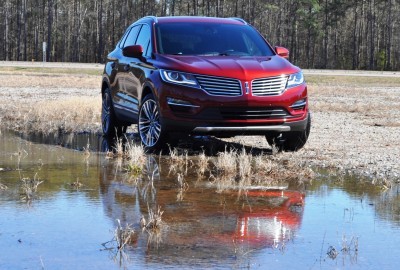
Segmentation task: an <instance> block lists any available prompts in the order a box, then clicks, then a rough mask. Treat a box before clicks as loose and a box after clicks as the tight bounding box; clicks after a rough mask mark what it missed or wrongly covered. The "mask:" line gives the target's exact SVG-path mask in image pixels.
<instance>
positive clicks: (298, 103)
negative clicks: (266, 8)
mask: <svg viewBox="0 0 400 270" xmlns="http://www.w3.org/2000/svg"><path fill="white" fill-rule="evenodd" d="M306 104H307V99H306V98H303V99H300V100H298V101H296V102H295V103H293V104H292V106H290V108H292V109H293V110H303V109H304V107H305V106H306Z"/></svg>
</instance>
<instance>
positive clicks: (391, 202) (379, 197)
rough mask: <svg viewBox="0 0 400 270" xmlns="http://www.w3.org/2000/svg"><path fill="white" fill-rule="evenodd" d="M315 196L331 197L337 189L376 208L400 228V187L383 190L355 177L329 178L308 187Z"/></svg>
mask: <svg viewBox="0 0 400 270" xmlns="http://www.w3.org/2000/svg"><path fill="white" fill-rule="evenodd" d="M307 189H308V190H311V191H313V194H314V195H316V196H319V197H326V196H329V194H330V193H331V192H334V190H335V189H341V190H343V191H344V192H346V194H348V196H349V197H350V198H351V199H353V200H359V201H360V202H361V203H365V204H367V205H370V207H374V209H375V212H376V214H377V215H378V216H379V217H380V218H382V219H384V220H387V221H389V222H393V224H394V225H396V226H400V185H399V184H396V185H393V186H392V187H391V188H388V189H387V188H383V187H382V186H378V185H374V184H372V183H371V180H370V179H359V178H357V177H354V176H348V175H347V176H344V177H343V178H341V179H337V177H332V178H329V179H327V180H325V181H323V180H321V181H313V182H312V183H311V184H310V185H308V187H307Z"/></svg>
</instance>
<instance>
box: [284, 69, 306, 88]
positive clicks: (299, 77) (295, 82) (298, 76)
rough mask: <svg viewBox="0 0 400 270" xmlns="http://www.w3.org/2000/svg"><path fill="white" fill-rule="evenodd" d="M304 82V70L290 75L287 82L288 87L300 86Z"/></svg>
mask: <svg viewBox="0 0 400 270" xmlns="http://www.w3.org/2000/svg"><path fill="white" fill-rule="evenodd" d="M303 83H304V76H303V72H301V71H300V72H297V73H294V74H291V75H289V78H288V81H287V84H286V88H292V87H295V86H299V85H300V84H303Z"/></svg>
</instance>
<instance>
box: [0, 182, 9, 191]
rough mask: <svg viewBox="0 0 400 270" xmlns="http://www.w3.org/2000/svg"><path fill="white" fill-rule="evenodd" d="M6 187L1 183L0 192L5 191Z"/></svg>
mask: <svg viewBox="0 0 400 270" xmlns="http://www.w3.org/2000/svg"><path fill="white" fill-rule="evenodd" d="M7 189H8V187H7V186H6V185H4V184H2V183H0V190H7Z"/></svg>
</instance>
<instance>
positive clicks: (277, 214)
mask: <svg viewBox="0 0 400 270" xmlns="http://www.w3.org/2000/svg"><path fill="white" fill-rule="evenodd" d="M74 140H75V141H76V140H80V141H81V143H83V144H84V145H86V143H87V142H89V144H90V145H91V146H92V147H93V146H95V147H94V149H99V148H101V145H102V144H103V143H102V142H101V141H100V142H99V138H98V137H96V136H93V135H92V136H90V135H81V136H80V137H79V138H78V139H77V138H74V139H71V141H70V146H71V148H77V149H82V147H83V146H82V147H81V146H79V143H78V144H74V142H73V141H74ZM18 153H19V154H18ZM192 159H193V160H195V159H196V157H192ZM191 164H192V163H191ZM193 164H194V162H193ZM123 167H124V164H123V162H121V161H118V160H116V159H107V158H106V155H105V154H104V153H100V152H99V153H96V152H93V151H92V152H91V154H90V156H86V155H84V154H83V152H82V151H76V150H73V149H67V148H65V147H60V146H56V145H48V144H40V143H33V142H31V141H27V140H24V139H21V138H19V137H17V136H14V135H11V134H9V133H7V132H4V131H3V132H2V134H1V135H0V183H1V184H3V185H6V186H7V189H5V190H2V191H0V250H1V252H0V269H120V268H124V269H137V268H142V269H143V268H151V269H165V268H179V269H185V268H191V269H192V268H199V269H204V268H212V269H232V268H234V269H235V268H238V269H240V268H251V269H398V265H399V262H400V259H399V258H400V249H399V248H398V243H399V240H400V230H399V226H400V197H399V193H398V191H399V188H398V186H395V187H393V188H392V189H389V190H386V191H382V190H380V189H378V188H376V187H373V186H370V185H368V184H356V182H357V181H356V179H352V178H348V179H346V180H345V182H342V181H341V182H338V181H335V179H333V178H332V179H331V178H330V177H329V176H326V175H323V174H321V175H320V176H318V178H317V179H314V180H313V181H312V183H310V184H307V185H303V186H291V185H289V186H287V187H285V188H284V189H283V188H282V189H281V190H264V189H249V190H247V192H243V191H242V192H241V193H239V192H238V191H237V190H235V189H231V190H229V189H225V190H222V191H221V190H220V189H219V188H218V187H217V186H216V185H214V184H212V183H211V181H209V180H208V179H199V178H198V177H197V171H196V168H195V166H189V169H188V172H187V174H185V177H184V178H185V182H186V183H187V186H185V188H183V189H182V188H180V187H179V185H178V182H177V173H176V172H174V171H171V170H170V167H171V164H170V161H169V160H168V157H167V156H161V157H160V156H149V157H148V159H147V162H146V166H145V173H144V174H143V175H142V176H141V177H140V178H139V179H132V177H128V176H127V174H126V173H125V172H124V171H123V170H122V168H123ZM35 175H36V177H37V178H39V179H40V180H43V181H44V182H43V183H42V184H41V185H39V187H38V191H37V197H36V198H34V199H33V200H31V201H28V202H27V201H24V200H22V199H21V197H22V196H21V188H20V187H21V180H20V179H22V178H31V179H32V178H34V177H35ZM76 181H79V182H80V183H82V184H83V185H82V186H81V187H79V188H78V187H75V186H73V185H72V183H73V182H76ZM158 206H159V207H160V208H161V210H162V211H164V213H163V215H162V218H163V222H164V226H163V227H162V229H161V231H159V232H158V233H157V234H149V233H148V232H146V231H142V230H141V227H140V219H141V217H142V215H143V216H145V217H147V215H148V211H149V209H157V207H158ZM117 219H119V220H120V221H121V224H122V225H125V224H127V223H128V224H131V225H132V227H133V228H134V229H135V231H136V233H135V237H134V241H133V243H132V244H130V245H129V246H128V247H127V248H126V249H125V251H124V253H122V254H121V253H118V252H117V251H116V249H115V247H116V245H115V242H113V241H112V240H113V237H114V230H115V228H116V224H117V223H116V220H117Z"/></svg>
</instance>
